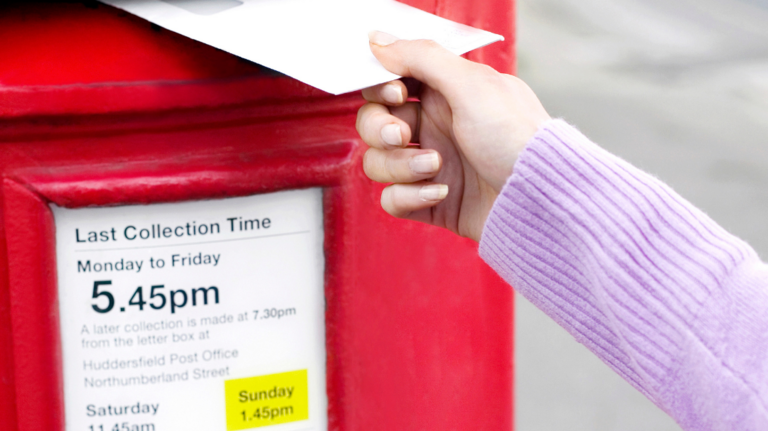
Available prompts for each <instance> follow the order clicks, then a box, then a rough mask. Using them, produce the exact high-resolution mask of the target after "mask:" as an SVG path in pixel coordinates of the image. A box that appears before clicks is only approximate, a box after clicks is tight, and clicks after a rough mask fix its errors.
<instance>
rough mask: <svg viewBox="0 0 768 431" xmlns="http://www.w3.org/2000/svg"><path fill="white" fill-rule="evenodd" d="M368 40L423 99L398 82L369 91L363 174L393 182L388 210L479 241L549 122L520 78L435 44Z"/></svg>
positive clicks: (361, 125)
mask: <svg viewBox="0 0 768 431" xmlns="http://www.w3.org/2000/svg"><path fill="white" fill-rule="evenodd" d="M369 39H370V46H371V51H373V54H374V55H375V56H376V58H377V59H378V60H379V61H380V62H381V64H382V65H384V67H385V68H387V70H389V71H391V72H393V73H396V74H398V75H400V76H403V77H413V78H415V79H417V80H418V81H420V82H421V83H422V88H421V92H420V94H418V95H417V96H418V98H419V102H406V99H407V98H408V94H407V89H406V87H405V85H404V84H403V83H402V82H401V81H399V80H398V81H392V82H389V83H386V84H381V85H378V86H375V87H371V88H367V89H365V90H363V97H365V99H366V100H367V101H368V102H369V103H367V104H365V105H364V106H363V107H362V108H360V110H359V111H358V114H357V131H358V133H360V136H361V137H362V139H363V141H365V142H366V143H367V144H368V145H369V146H370V147H371V148H369V149H368V151H367V152H366V153H365V157H364V159H363V168H364V170H365V173H366V175H368V177H369V178H370V179H372V180H374V181H379V182H392V183H394V184H392V185H390V186H388V187H386V188H385V189H384V192H383V193H382V195H381V206H382V208H384V210H385V211H386V212H388V213H389V214H391V215H393V216H395V217H400V218H406V219H411V220H417V221H421V222H425V223H429V224H433V225H436V226H440V227H444V228H447V229H449V230H451V231H453V232H454V233H457V234H459V235H461V236H465V237H468V238H472V239H474V240H476V241H479V240H480V236H481V234H482V230H483V225H484V224H485V220H486V218H487V217H488V214H489V212H490V210H491V207H492V206H493V202H494V201H495V200H496V196H497V195H498V193H499V192H500V191H501V188H502V187H503V186H504V184H505V182H506V180H507V178H508V177H509V176H510V175H511V174H512V170H513V168H514V165H515V161H516V160H517V157H518V155H519V154H520V152H522V150H523V148H524V147H525V144H526V142H528V140H529V139H530V138H531V137H532V136H533V135H534V134H535V133H536V131H537V130H538V128H539V126H540V125H541V124H542V123H543V122H545V121H547V120H549V115H548V114H547V112H546V111H545V110H544V108H543V107H542V105H541V103H540V102H539V100H538V98H537V97H536V95H535V94H534V93H533V91H531V89H530V88H529V87H528V86H527V85H526V84H525V83H523V82H522V81H521V80H519V79H517V78H515V77H514V76H511V75H504V74H501V73H499V72H496V71H495V70H493V69H492V68H490V67H488V66H485V65H482V64H479V63H474V62H471V61H469V60H466V59H464V58H462V57H459V56H457V55H454V54H452V53H450V52H449V51H448V50H446V49H444V48H442V47H441V46H439V45H438V44H437V43H435V42H432V41H427V40H414V41H407V40H398V39H397V38H395V37H394V36H391V35H389V34H386V33H381V32H371V34H370V35H369ZM409 143H415V144H418V145H417V146H416V145H408V144H409Z"/></svg>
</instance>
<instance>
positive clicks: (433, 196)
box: [419, 184, 448, 202]
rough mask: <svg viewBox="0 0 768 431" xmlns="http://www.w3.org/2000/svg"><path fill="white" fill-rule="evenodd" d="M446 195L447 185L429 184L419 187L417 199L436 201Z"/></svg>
mask: <svg viewBox="0 0 768 431" xmlns="http://www.w3.org/2000/svg"><path fill="white" fill-rule="evenodd" d="M446 196H448V186H446V185H445V184H430V185H428V186H424V187H422V188H421V189H419V199H421V200H423V201H427V202H437V201H441V200H443V199H445V197H446Z"/></svg>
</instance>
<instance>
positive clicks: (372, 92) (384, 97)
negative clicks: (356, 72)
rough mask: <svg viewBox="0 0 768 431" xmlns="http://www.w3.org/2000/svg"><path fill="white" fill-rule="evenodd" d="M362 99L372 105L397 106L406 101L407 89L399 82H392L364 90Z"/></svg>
mask: <svg viewBox="0 0 768 431" xmlns="http://www.w3.org/2000/svg"><path fill="white" fill-rule="evenodd" d="M363 98H364V99H365V100H367V101H369V102H373V103H381V104H382V105H390V106H397V105H402V104H403V103H405V101H406V99H408V89H407V88H406V87H405V84H403V83H402V82H401V81H399V80H398V81H392V82H387V83H385V84H379V85H375V86H373V87H369V88H366V89H364V90H363Z"/></svg>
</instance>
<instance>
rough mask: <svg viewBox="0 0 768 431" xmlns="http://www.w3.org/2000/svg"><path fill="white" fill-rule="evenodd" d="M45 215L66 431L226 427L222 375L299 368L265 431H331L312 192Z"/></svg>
mask: <svg viewBox="0 0 768 431" xmlns="http://www.w3.org/2000/svg"><path fill="white" fill-rule="evenodd" d="M52 209H53V212H54V218H55V223H56V258H57V267H58V291H59V309H60V315H61V340H62V352H63V370H64V405H65V420H66V431H163V430H185V431H224V430H226V429H228V427H227V420H229V415H225V411H228V409H229V407H228V406H227V404H226V402H225V383H224V382H225V381H232V380H233V379H242V378H250V377H260V376H265V375H272V374H276V373H286V372H293V371H304V370H306V373H307V378H306V380H305V381H306V382H307V387H308V391H305V393H308V405H309V418H308V419H306V420H298V419H296V420H294V421H290V422H287V423H282V424H275V425H271V426H269V427H268V429H270V430H274V431H295V430H302V431H304V430H306V431H325V430H326V429H327V395H326V385H325V382H326V379H325V356H326V355H325V319H324V313H325V301H324V294H323V286H324V278H323V277H324V257H323V225H322V223H323V222H322V218H323V216H322V214H323V212H322V192H321V190H320V189H309V190H297V191H287V192H279V193H271V194H264V195H257V196H251V197H243V198H231V199H223V200H213V201H200V202H186V203H177V204H153V205H136V206H125V207H111V208H84V209H65V208H59V207H56V206H52ZM255 220H259V222H258V223H256V222H255ZM267 220H268V221H267ZM246 221H250V222H246ZM214 224H216V226H214ZM161 261H162V263H161ZM129 262H130V263H129ZM95 282H99V283H98V284H97V285H95V284H94V283H95ZM107 282H108V283H107ZM139 286H141V289H142V290H141V293H140V294H137V291H138V289H139ZM153 286H155V287H154V289H153ZM158 286H162V287H158ZM210 286H215V287H216V290H211V289H208V288H210ZM201 287H203V288H206V289H208V292H207V299H206V296H205V295H206V293H205V292H201V291H195V289H199V288H201ZM94 288H96V291H94ZM153 290H154V291H153ZM183 291H186V293H185V294H181V293H178V292H183ZM104 292H108V293H109V294H110V295H111V296H112V301H110V300H109V298H108V296H109V295H107V294H105V293H104ZM172 292H176V293H172ZM152 295H154V296H152ZM94 296H95V297H94ZM161 296H162V297H161ZM182 299H186V301H182ZM142 300H143V302H145V303H144V304H140V302H141V301H142ZM110 302H111V305H112V306H111V307H110ZM182 302H184V303H185V304H184V305H183V306H179V304H181V303H182ZM172 303H175V304H176V306H175V308H172V307H171V305H172ZM222 316H230V317H231V319H230V317H225V318H221V317H222ZM214 319H215V320H214ZM105 330H106V331H107V332H104V331H105ZM110 330H111V332H110ZM190 336H191V337H193V338H191V339H190ZM152 337H154V338H152ZM235 351H236V352H237V356H236V357H235V356H233V355H234V353H233V352H235ZM217 352H218V353H217ZM227 352H229V353H228V354H227ZM214 373H215V374H214ZM152 379H154V380H152ZM304 399H307V398H306V397H305V398H304ZM294 400H295V399H294ZM144 406H147V407H146V408H145V407H144ZM126 407H127V408H126ZM236 407H237V410H236V419H237V418H239V417H240V415H241V410H242V411H247V414H248V418H249V419H248V420H249V422H248V424H253V423H255V422H256V421H255V420H251V419H250V418H251V416H252V414H253V411H252V409H251V407H249V406H248V405H245V404H244V405H242V406H240V405H237V406H236ZM243 415H245V413H243ZM225 416H226V417H225ZM282 419H293V418H288V417H283V418H282ZM245 428H248V427H245ZM245 428H242V427H241V428H230V429H245Z"/></svg>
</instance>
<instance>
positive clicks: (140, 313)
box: [0, 0, 514, 431]
mask: <svg viewBox="0 0 768 431" xmlns="http://www.w3.org/2000/svg"><path fill="white" fill-rule="evenodd" d="M408 3H411V4H412V5H413V6H416V7H419V8H422V9H424V10H426V11H429V12H432V13H436V14H438V15H441V16H444V17H446V18H449V19H452V20H455V21H458V22H462V23H465V24H469V25H473V26H477V27H480V28H483V29H487V30H490V31H493V32H496V33H500V34H503V35H504V36H505V37H506V38H507V41H506V42H504V43H498V44H494V45H491V46H489V47H486V48H483V49H481V50H478V51H475V52H473V53H471V54H470V55H469V57H470V58H471V59H473V60H476V61H480V62H484V63H488V64H491V65H492V66H494V67H495V68H496V69H499V70H501V71H505V72H511V71H512V65H513V59H514V51H513V46H514V43H513V35H514V31H513V4H512V2H511V0H493V1H486V2H482V3H477V2H472V1H470V0H450V1H447V0H445V1H444V0H410V1H408ZM1 10H2V12H1V13H0V41H1V42H0V172H2V187H1V188H0V429H2V430H9V431H16V430H18V431H37V430H39V431H56V430H61V431H65V430H66V431H166V430H181V429H184V430H241V429H255V428H262V427H264V429H266V430H274V431H293V430H296V431H298V430H318V431H323V430H341V431H346V430H440V431H445V430H467V429H493V430H505V429H507V430H508V429H511V428H512V423H513V421H512V415H513V390H512V388H513V330H512V329H513V326H512V325H513V320H512V319H513V315H512V314H513V305H512V292H511V289H510V288H509V286H507V285H505V284H504V283H503V282H502V281H501V280H500V279H499V278H498V277H497V276H496V275H495V274H494V273H493V272H492V271H491V270H490V269H489V268H488V267H487V266H486V265H485V264H484V263H483V262H482V261H481V260H480V259H479V257H478V256H477V245H476V244H474V243H472V242H471V241H467V240H463V239H460V238H457V237H456V236H454V235H452V234H450V233H448V232H445V231H442V230H440V229H437V228H433V227H430V226H426V225H422V224H418V223H415V222H409V221H403V220H396V219H393V218H391V217H389V216H388V215H386V214H385V213H384V212H383V211H382V210H381V208H380V207H379V204H378V201H379V195H380V193H381V190H382V187H383V186H382V185H380V184H375V183H372V182H370V181H369V180H368V179H367V178H365V176H364V174H363V172H362V168H361V155H362V154H363V152H364V151H365V145H364V144H363V143H362V142H361V141H360V139H359V137H358V136H357V134H356V132H355V130H354V119H355V114H356V110H357V109H358V108H359V106H361V104H362V99H361V97H360V94H359V93H356V94H348V95H342V96H335V97H334V96H330V95H327V94H325V93H323V92H321V91H319V90H315V89H312V88H310V87H308V86H306V85H303V84H301V83H299V82H297V81H295V80H292V79H291V78H288V77H285V76H282V75H280V74H278V73H275V72H273V71H270V70H268V69H265V68H262V67H260V66H258V65H256V64H253V63H250V62H247V61H244V60H241V59H239V58H237V57H234V56H232V55H229V54H227V53H224V52H221V51H218V50H216V49H213V48H211V47H208V46H206V45H203V44H200V43H197V42H194V41H191V40H189V39H186V38H184V37H182V36H179V35H177V34H174V33H172V32H169V31H166V30H162V29H160V28H158V27H157V26H154V25H152V24H151V23H149V22H146V21H143V20H141V19H138V18H136V17H133V16H131V15H128V14H126V13H123V12H120V11H118V10H116V9H113V8H110V7H108V6H104V5H100V4H98V3H94V2H85V3H29V4H27V3H26V2H19V3H16V4H10V5H8V4H5V5H4V6H2V7H1Z"/></svg>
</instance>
